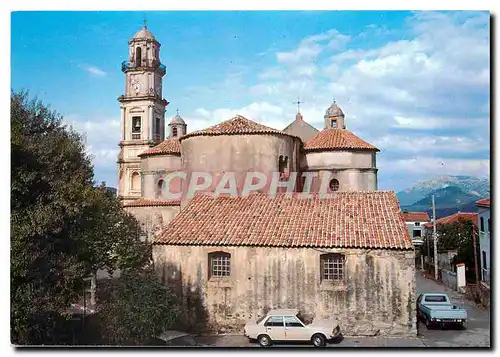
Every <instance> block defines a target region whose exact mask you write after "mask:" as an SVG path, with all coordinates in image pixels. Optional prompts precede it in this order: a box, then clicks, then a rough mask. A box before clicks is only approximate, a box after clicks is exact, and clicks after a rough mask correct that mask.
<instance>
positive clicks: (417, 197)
mask: <svg viewBox="0 0 500 357" xmlns="http://www.w3.org/2000/svg"><path fill="white" fill-rule="evenodd" d="M448 187H450V188H451V187H454V188H458V189H460V192H462V193H465V194H467V195H469V196H470V198H471V199H470V200H475V201H477V200H479V199H481V198H484V197H488V196H489V195H490V180H489V179H483V178H479V177H473V176H464V175H460V176H441V177H436V178H434V179H432V180H428V181H423V182H419V183H418V184H416V185H415V186H413V187H410V188H407V189H406V190H403V191H400V192H398V193H397V196H398V199H399V202H400V205H401V206H409V205H413V204H417V203H418V202H419V201H422V200H425V199H426V197H427V196H428V195H430V194H432V193H433V192H435V191H436V190H439V189H444V188H448ZM458 192H459V191H450V192H449V194H448V195H453V193H458ZM464 199H465V197H462V198H460V197H457V200H458V201H461V200H462V201H463V200H464ZM446 200H448V201H451V200H452V199H451V197H448V198H446Z"/></svg>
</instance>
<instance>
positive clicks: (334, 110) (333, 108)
mask: <svg viewBox="0 0 500 357" xmlns="http://www.w3.org/2000/svg"><path fill="white" fill-rule="evenodd" d="M339 116H344V112H343V111H342V109H340V107H339V106H338V105H337V102H336V101H333V103H332V105H330V107H329V108H328V109H327V110H326V112H325V117H339Z"/></svg>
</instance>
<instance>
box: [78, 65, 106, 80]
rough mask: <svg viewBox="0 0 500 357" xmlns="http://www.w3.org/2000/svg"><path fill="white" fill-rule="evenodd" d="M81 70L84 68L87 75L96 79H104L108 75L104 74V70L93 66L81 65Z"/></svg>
mask: <svg viewBox="0 0 500 357" xmlns="http://www.w3.org/2000/svg"><path fill="white" fill-rule="evenodd" d="M80 68H82V69H83V70H84V71H86V72H87V73H89V74H91V75H93V76H96V77H104V76H106V75H107V73H106V72H104V71H103V70H102V69H100V68H99V67H96V66H91V65H86V64H84V65H80Z"/></svg>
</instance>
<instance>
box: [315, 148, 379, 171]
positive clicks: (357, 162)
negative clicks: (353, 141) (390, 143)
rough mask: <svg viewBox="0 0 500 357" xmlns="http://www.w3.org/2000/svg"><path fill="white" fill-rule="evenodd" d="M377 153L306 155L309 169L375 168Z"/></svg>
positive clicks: (331, 152) (335, 152)
mask: <svg viewBox="0 0 500 357" xmlns="http://www.w3.org/2000/svg"><path fill="white" fill-rule="evenodd" d="M375 157H376V153H374V152H364V151H359V152H356V151H322V152H309V153H307V154H306V161H305V164H306V165H307V168H308V169H312V170H315V169H329V168H332V169H336V168H375V167H376V161H375Z"/></svg>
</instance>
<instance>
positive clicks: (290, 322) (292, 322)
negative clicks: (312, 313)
mask: <svg viewBox="0 0 500 357" xmlns="http://www.w3.org/2000/svg"><path fill="white" fill-rule="evenodd" d="M285 326H286V327H304V325H302V323H301V322H300V321H299V320H298V319H297V318H296V317H295V316H285Z"/></svg>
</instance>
